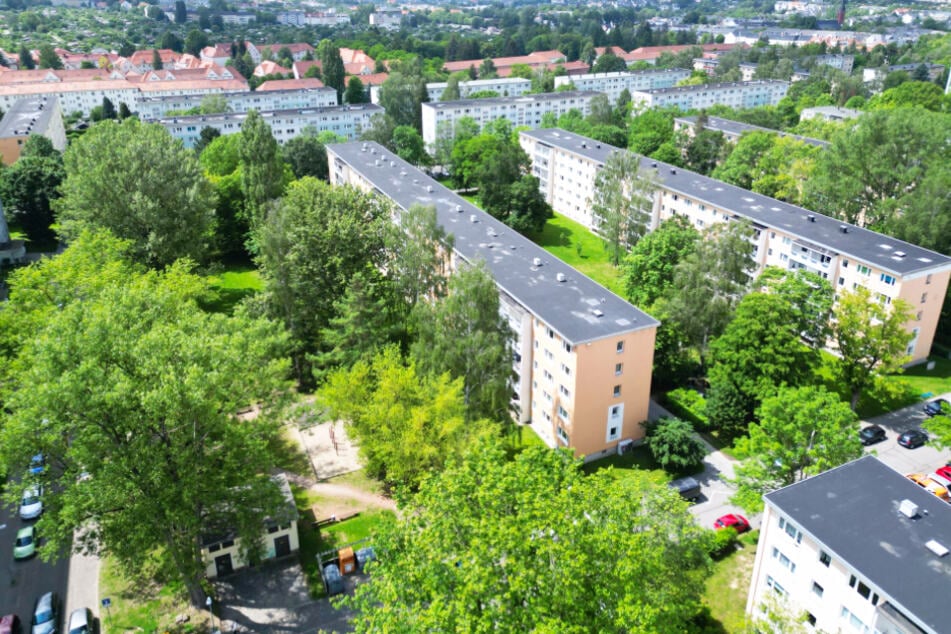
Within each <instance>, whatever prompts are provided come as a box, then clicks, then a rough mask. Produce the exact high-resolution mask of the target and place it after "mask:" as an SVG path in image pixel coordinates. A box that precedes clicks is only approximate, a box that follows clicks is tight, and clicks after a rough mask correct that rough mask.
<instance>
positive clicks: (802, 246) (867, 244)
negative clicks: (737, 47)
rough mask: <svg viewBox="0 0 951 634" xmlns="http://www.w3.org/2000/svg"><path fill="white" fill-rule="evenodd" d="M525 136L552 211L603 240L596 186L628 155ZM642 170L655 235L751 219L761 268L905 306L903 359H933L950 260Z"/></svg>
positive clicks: (688, 178) (567, 137)
mask: <svg viewBox="0 0 951 634" xmlns="http://www.w3.org/2000/svg"><path fill="white" fill-rule="evenodd" d="M519 137H520V142H521V145H522V148H523V149H524V150H525V152H526V153H527V154H528V156H529V158H530V159H531V160H532V174H533V175H535V176H536V177H538V179H539V186H540V188H541V191H542V193H543V194H544V195H545V199H546V200H547V201H548V203H549V204H550V205H551V206H552V208H553V209H554V210H555V211H556V212H558V213H560V214H564V215H565V216H567V217H569V218H571V219H572V220H575V221H576V222H579V223H581V224H583V225H585V226H586V227H588V228H589V229H591V230H592V231H594V232H595V233H597V231H598V224H599V221H598V218H597V217H596V216H595V215H594V214H593V212H592V209H591V201H592V200H593V198H594V193H595V189H594V185H595V179H596V177H597V174H598V172H599V170H600V169H601V168H602V167H603V166H604V164H605V162H606V161H607V160H608V157H610V156H611V154H613V153H615V152H621V151H626V150H620V149H618V148H616V147H614V146H611V145H608V144H606V143H601V142H599V141H595V140H594V139H590V138H587V137H583V136H580V135H577V134H572V133H569V132H565V131H564V130H558V129H544V130H529V131H524V132H521V133H520V135H519ZM641 165H642V169H644V170H646V171H647V172H649V173H651V174H653V175H654V176H655V180H656V182H657V190H656V192H655V194H654V204H653V207H652V209H651V210H650V211H649V213H648V214H647V215H645V224H646V225H647V226H648V227H649V228H651V229H654V228H656V227H657V226H658V225H659V224H660V223H661V222H662V221H664V220H666V219H668V218H670V217H672V216H675V215H677V216H684V217H685V218H687V219H688V220H689V221H690V223H691V224H692V225H694V226H695V227H696V228H697V229H699V230H702V229H704V228H706V227H709V226H710V225H712V224H714V223H717V222H728V221H730V220H733V219H736V218H744V219H747V220H749V221H750V223H751V224H752V226H753V229H754V231H755V241H754V258H755V260H756V265H757V269H758V270H762V269H763V268H765V267H767V266H777V267H779V268H782V269H791V270H796V269H804V270H807V271H811V272H813V273H816V274H817V275H819V276H820V277H822V278H824V279H827V280H829V282H830V283H831V284H832V286H833V288H834V289H836V290H837V291H843V290H848V291H853V290H855V289H856V288H858V287H859V286H862V287H864V288H866V289H868V291H869V292H870V293H871V295H872V297H873V298H874V299H875V300H876V301H879V302H881V303H882V304H885V305H888V304H891V303H892V302H893V301H894V300H896V299H899V298H900V299H903V300H905V301H906V302H908V304H910V305H911V306H912V308H913V311H914V312H913V314H912V318H911V320H910V321H909V322H908V323H907V324H905V327H906V329H907V330H908V331H909V332H910V333H912V335H913V339H912V340H911V343H909V345H908V349H907V350H906V351H905V352H906V353H907V354H908V356H909V357H910V359H911V362H912V363H917V362H922V361H924V360H926V359H927V357H928V354H929V353H930V352H931V344H932V342H933V341H934V336H935V331H936V330H937V327H938V319H939V318H940V316H941V307H942V305H943V302H944V297H945V293H946V291H947V287H948V281H949V277H951V258H948V257H947V256H944V255H941V254H940V253H935V252H934V251H930V250H928V249H923V248H921V247H918V246H915V245H913V244H910V243H908V242H904V241H902V240H898V239H895V238H891V237H889V236H886V235H883V234H880V233H876V232H874V231H870V230H868V229H863V228H860V227H857V226H855V225H850V224H847V223H844V222H842V221H839V220H836V219H835V218H830V217H828V216H824V215H822V214H818V213H815V212H813V211H809V210H808V209H803V208H802V207H797V206H795V205H791V204H789V203H785V202H782V201H779V200H776V199H774V198H769V197H768V196H763V195H762V194H757V193H755V192H751V191H747V190H745V189H742V188H740V187H737V186H735V185H730V184H728V183H724V182H722V181H718V180H716V179H714V178H710V177H707V176H702V175H700V174H697V173H694V172H691V171H689V170H686V169H683V168H679V167H675V166H673V165H668V164H666V163H660V162H658V161H654V160H651V159H647V158H644V159H643V160H642V162H641Z"/></svg>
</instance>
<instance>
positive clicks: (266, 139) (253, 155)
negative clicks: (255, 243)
mask: <svg viewBox="0 0 951 634" xmlns="http://www.w3.org/2000/svg"><path fill="white" fill-rule="evenodd" d="M238 156H239V157H240V160H241V188H242V190H243V191H244V204H245V215H246V218H247V220H248V224H249V225H250V227H251V229H252V230H254V229H256V228H257V227H258V226H259V225H260V224H261V223H262V222H263V221H264V217H265V215H266V214H267V206H268V203H269V202H270V201H272V200H275V199H277V198H280V196H281V193H282V192H283V191H284V161H282V160H281V150H280V147H278V145H277V141H276V140H275V139H274V135H273V134H271V127H270V126H269V125H268V124H267V122H266V121H265V120H264V119H263V118H262V117H261V115H260V114H259V113H258V111H257V110H251V111H250V112H248V116H247V118H245V120H244V123H242V124H241V143H240V144H239V145H238Z"/></svg>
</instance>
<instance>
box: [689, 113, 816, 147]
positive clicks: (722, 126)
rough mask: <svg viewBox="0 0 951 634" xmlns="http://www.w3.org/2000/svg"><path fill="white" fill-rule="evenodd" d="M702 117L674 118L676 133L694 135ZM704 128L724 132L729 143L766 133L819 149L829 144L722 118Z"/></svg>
mask: <svg viewBox="0 0 951 634" xmlns="http://www.w3.org/2000/svg"><path fill="white" fill-rule="evenodd" d="M699 119H700V117H698V116H696V115H694V116H687V117H674V131H675V132H676V131H685V132H687V133H688V134H694V132H695V131H696V128H697V121H698V120H699ZM703 127H704V128H706V129H707V130H714V131H716V132H722V133H723V137H724V138H725V139H726V140H728V141H734V142H735V141H738V140H739V138H740V137H741V136H743V135H744V134H745V133H747V132H766V133H768V134H775V135H777V136H783V137H789V138H791V139H796V140H797V141H802V142H803V143H807V144H809V145H815V146H817V147H828V146H829V142H828V141H823V140H821V139H813V138H812V137H808V136H800V135H798V134H790V133H788V132H783V131H781V130H773V129H772V128H763V127H761V126H758V125H752V124H749V123H742V122H740V121H733V120H732V119H723V118H721V117H707V118H706V119H705V120H704V123H703Z"/></svg>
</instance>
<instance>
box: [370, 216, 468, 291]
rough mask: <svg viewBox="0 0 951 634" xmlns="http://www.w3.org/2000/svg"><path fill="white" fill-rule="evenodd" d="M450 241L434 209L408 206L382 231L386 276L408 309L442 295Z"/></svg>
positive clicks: (450, 250) (450, 238) (446, 272)
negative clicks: (385, 252) (384, 245)
mask: <svg viewBox="0 0 951 634" xmlns="http://www.w3.org/2000/svg"><path fill="white" fill-rule="evenodd" d="M452 245H453V237H452V236H451V235H447V234H446V230H445V229H443V227H442V226H441V225H440V224H439V221H438V219H437V217H436V207H435V206H434V205H427V206H423V205H418V204H414V205H410V208H409V209H407V210H406V211H404V212H402V213H401V214H400V216H399V223H397V224H393V225H390V226H389V227H387V231H386V247H387V253H388V256H389V259H388V261H387V263H386V272H387V275H388V277H390V279H392V281H393V284H394V286H395V288H396V293H397V294H398V295H399V296H400V297H401V298H402V301H403V302H405V304H406V306H407V308H408V309H412V308H414V307H415V306H416V304H418V303H419V302H420V301H422V300H425V299H427V298H430V299H438V298H440V297H444V296H445V295H446V284H447V281H448V279H449V273H450V271H449V258H448V256H449V254H450V253H451V252H452Z"/></svg>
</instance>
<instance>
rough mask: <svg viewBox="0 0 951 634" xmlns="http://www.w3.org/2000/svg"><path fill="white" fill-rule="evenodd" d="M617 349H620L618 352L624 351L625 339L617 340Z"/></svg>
mask: <svg viewBox="0 0 951 634" xmlns="http://www.w3.org/2000/svg"><path fill="white" fill-rule="evenodd" d="M617 351H618V353H621V352H624V342H623V341H618V342H617Z"/></svg>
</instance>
